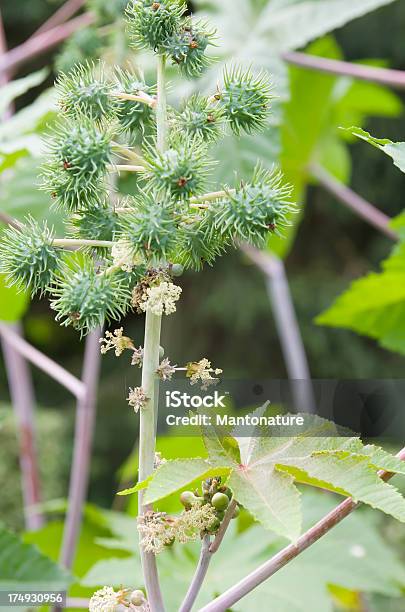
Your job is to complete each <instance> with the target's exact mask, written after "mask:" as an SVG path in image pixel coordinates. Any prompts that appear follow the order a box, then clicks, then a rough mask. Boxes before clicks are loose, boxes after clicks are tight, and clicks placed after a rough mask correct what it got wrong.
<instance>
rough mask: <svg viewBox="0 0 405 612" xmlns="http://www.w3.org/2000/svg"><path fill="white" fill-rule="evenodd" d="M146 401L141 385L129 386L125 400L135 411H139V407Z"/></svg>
mask: <svg viewBox="0 0 405 612" xmlns="http://www.w3.org/2000/svg"><path fill="white" fill-rule="evenodd" d="M147 401H148V398H147V397H146V395H145V391H144V390H143V389H142V387H134V388H132V387H130V388H129V395H128V397H127V402H128V404H129V405H130V406H132V408H133V409H134V411H135V412H139V410H141V408H144V407H145V404H146V402H147Z"/></svg>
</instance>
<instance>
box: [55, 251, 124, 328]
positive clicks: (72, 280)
mask: <svg viewBox="0 0 405 612" xmlns="http://www.w3.org/2000/svg"><path fill="white" fill-rule="evenodd" d="M51 292H52V295H53V296H54V299H53V300H52V301H51V308H52V309H53V310H55V311H56V313H57V314H56V320H57V321H61V325H64V326H68V325H72V326H73V327H74V328H75V329H77V330H79V331H80V332H81V334H82V335H85V334H87V333H88V332H89V331H91V330H92V329H94V328H96V327H97V326H99V325H103V324H104V322H105V321H110V320H112V319H114V320H119V319H120V318H121V317H122V316H123V315H124V314H125V312H126V310H127V308H128V306H129V301H130V297H131V293H130V291H129V289H128V288H127V287H126V286H125V284H124V282H123V280H122V277H121V276H120V275H116V274H105V273H102V272H99V273H98V272H97V271H96V269H95V265H94V261H93V259H92V258H91V257H90V256H87V257H85V259H84V262H83V263H82V264H79V263H77V262H74V263H73V264H71V265H67V264H65V265H64V266H63V267H62V268H61V270H60V272H59V273H58V274H56V275H55V277H54V284H53V286H52V288H51Z"/></svg>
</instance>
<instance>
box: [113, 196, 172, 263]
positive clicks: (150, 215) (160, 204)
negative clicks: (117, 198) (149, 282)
mask: <svg viewBox="0 0 405 612" xmlns="http://www.w3.org/2000/svg"><path fill="white" fill-rule="evenodd" d="M129 202H130V203H131V205H132V207H133V210H132V211H131V212H129V213H125V214H123V215H122V218H121V221H120V225H121V232H122V233H121V234H120V238H121V239H123V240H127V241H128V243H129V244H130V245H131V247H132V249H133V252H134V254H139V253H140V254H143V255H144V257H145V258H146V259H147V260H157V261H158V260H160V259H161V258H165V257H166V255H167V253H168V251H169V250H170V249H171V247H172V246H173V244H174V240H175V235H176V227H177V222H176V216H175V214H174V212H173V207H172V205H171V203H170V202H168V201H167V200H166V199H165V198H161V197H158V196H157V195H155V194H153V193H144V192H141V194H140V196H139V197H136V198H133V199H132V200H129Z"/></svg>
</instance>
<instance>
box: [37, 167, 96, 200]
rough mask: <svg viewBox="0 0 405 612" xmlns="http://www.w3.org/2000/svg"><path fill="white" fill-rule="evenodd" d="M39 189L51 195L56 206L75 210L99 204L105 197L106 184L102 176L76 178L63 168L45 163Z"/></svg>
mask: <svg viewBox="0 0 405 612" xmlns="http://www.w3.org/2000/svg"><path fill="white" fill-rule="evenodd" d="M41 177H42V184H41V187H40V188H41V189H42V190H43V191H46V192H48V193H49V194H50V195H51V198H52V200H53V204H54V206H55V207H56V208H62V209H63V210H68V211H76V210H88V209H91V208H96V207H98V206H99V204H100V202H102V201H104V200H105V198H106V197H107V185H106V183H105V180H104V177H103V176H99V177H97V176H96V177H92V178H91V179H89V180H87V181H85V180H77V177H76V176H75V175H74V174H72V173H70V172H66V171H65V170H61V169H60V168H55V166H54V165H52V164H50V163H47V164H45V165H44V166H43V168H42V175H41Z"/></svg>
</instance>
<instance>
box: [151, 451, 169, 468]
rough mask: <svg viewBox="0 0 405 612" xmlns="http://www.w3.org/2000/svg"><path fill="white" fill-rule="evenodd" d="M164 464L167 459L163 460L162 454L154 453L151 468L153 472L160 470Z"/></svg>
mask: <svg viewBox="0 0 405 612" xmlns="http://www.w3.org/2000/svg"><path fill="white" fill-rule="evenodd" d="M164 463H167V459H164V458H163V457H162V453H160V452H158V451H156V453H155V460H154V462H153V467H154V469H155V470H157V469H158V468H160V466H161V465H163V464H164Z"/></svg>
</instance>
